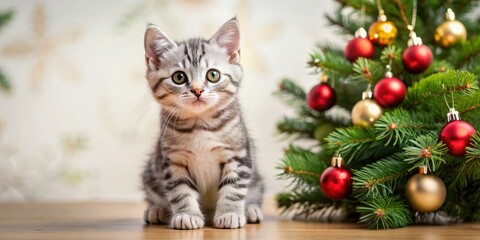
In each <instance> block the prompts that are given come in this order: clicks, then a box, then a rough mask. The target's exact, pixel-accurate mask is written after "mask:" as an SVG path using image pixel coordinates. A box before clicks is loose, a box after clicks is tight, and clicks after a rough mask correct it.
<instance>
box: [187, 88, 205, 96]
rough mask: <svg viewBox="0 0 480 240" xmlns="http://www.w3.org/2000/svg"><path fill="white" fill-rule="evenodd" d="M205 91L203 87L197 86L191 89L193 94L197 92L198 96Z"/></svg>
mask: <svg viewBox="0 0 480 240" xmlns="http://www.w3.org/2000/svg"><path fill="white" fill-rule="evenodd" d="M203 91H204V90H203V89H200V88H195V89H192V90H190V92H192V93H193V94H195V96H197V97H200V95H202V92H203Z"/></svg>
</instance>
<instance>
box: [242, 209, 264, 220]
mask: <svg viewBox="0 0 480 240" xmlns="http://www.w3.org/2000/svg"><path fill="white" fill-rule="evenodd" d="M246 214H247V221H248V223H260V222H261V221H262V220H263V214H262V210H261V209H260V208H259V207H258V206H247V211H246Z"/></svg>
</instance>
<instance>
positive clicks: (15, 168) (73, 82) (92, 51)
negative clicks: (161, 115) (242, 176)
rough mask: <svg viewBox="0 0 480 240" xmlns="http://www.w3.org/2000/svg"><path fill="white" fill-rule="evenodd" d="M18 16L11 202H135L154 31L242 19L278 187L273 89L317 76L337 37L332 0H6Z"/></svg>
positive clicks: (2, 38)
mask: <svg viewBox="0 0 480 240" xmlns="http://www.w3.org/2000/svg"><path fill="white" fill-rule="evenodd" d="M8 8H11V9H14V10H15V11H16V14H15V16H14V19H13V20H12V21H11V22H10V23H9V24H8V25H7V26H6V27H5V28H3V29H2V30H1V31H0V68H1V69H3V71H4V73H5V74H6V75H7V76H8V78H9V80H10V82H11V84H12V85H13V89H12V92H11V93H8V94H7V93H4V92H0V201H32V200H41V201H48V200H87V199H88V200H97V199H99V200H136V199H141V198H142V193H141V191H140V186H141V184H140V177H139V176H140V173H141V171H142V167H143V165H144V162H145V159H146V158H147V155H148V154H149V153H150V152H151V151H152V149H153V144H154V142H155V138H156V135H157V132H158V128H159V124H158V106H157V104H155V103H154V101H153V100H152V98H151V96H150V94H149V92H148V89H147V85H146V81H145V79H144V77H143V74H144V52H143V32H144V29H145V26H146V24H147V23H149V22H152V23H155V24H157V25H159V26H160V27H161V28H162V29H163V30H164V31H165V32H166V33H167V34H169V35H170V36H171V37H172V38H175V39H185V38H188V37H191V36H204V37H209V36H210V35H211V34H213V33H214V32H215V30H216V28H218V27H219V26H220V25H221V24H222V23H223V22H224V21H226V20H228V19H229V18H231V17H232V16H234V15H237V16H238V18H239V21H240V25H241V31H242V46H243V47H242V54H243V55H242V63H243V67H244V70H245V77H244V80H243V83H242V84H243V89H242V90H241V93H240V99H241V102H242V104H243V109H244V113H245V115H246V119H247V123H248V126H249V128H250V131H251V134H252V135H253V138H254V139H255V142H256V145H257V149H258V154H257V156H258V159H257V161H258V164H259V168H260V171H261V172H262V173H263V175H264V176H265V178H266V180H267V192H268V194H274V193H275V192H278V191H280V190H281V189H282V188H283V187H284V185H285V183H284V182H281V181H279V180H276V178H275V175H276V174H278V173H279V172H278V170H276V169H275V166H276V165H277V164H278V162H279V159H280V157H281V156H282V148H283V146H284V144H285V143H280V140H281V139H280V138H279V137H278V136H275V122H276V121H277V120H278V119H279V118H280V117H281V116H282V115H284V114H287V112H289V111H288V109H287V108H286V107H284V106H283V105H282V104H280V103H279V101H277V100H276V99H275V98H274V97H273V96H272V94H271V93H272V92H273V91H275V90H276V88H277V85H278V82H279V80H280V79H281V78H282V77H291V78H295V79H297V80H298V81H301V82H302V84H303V85H304V86H307V87H310V86H312V85H313V84H314V83H315V77H314V76H311V75H308V73H309V70H308V69H306V68H305V66H306V64H305V62H306V60H307V59H308V53H309V52H310V51H311V50H312V49H313V48H314V44H315V42H316V41H317V40H320V39H321V40H322V41H327V40H332V41H333V40H339V39H338V38H337V39H335V38H334V37H333V36H332V35H335V31H334V30H333V29H331V28H330V29H327V28H325V24H326V22H325V20H324V18H323V15H324V13H325V12H332V11H334V8H333V3H332V2H331V1H320V0H308V1H307V0H305V1H287V0H285V1H278V0H266V1H254V0H250V1H221V0H199V1H194V0H182V1H167V0H163V1H148V0H144V1H133V0H131V1H128V0H102V1H76V0H63V1H59V0H56V1H53V0H52V1H33V0H32V1H26V0H2V1H1V2H0V10H4V9H8Z"/></svg>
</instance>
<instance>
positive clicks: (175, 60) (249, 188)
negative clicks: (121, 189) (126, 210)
mask: <svg viewBox="0 0 480 240" xmlns="http://www.w3.org/2000/svg"><path fill="white" fill-rule="evenodd" d="M145 53H146V64H147V80H148V83H149V86H150V88H151V89H152V94H153V96H154V98H155V100H156V101H157V102H158V103H159V104H160V105H161V109H162V110H161V115H160V136H159V140H158V143H157V145H156V149H155V152H154V154H153V155H152V156H151V158H150V159H149V161H148V163H147V166H146V168H145V171H144V174H143V186H144V190H145V193H146V200H147V202H148V209H147V210H146V211H145V221H146V222H147V223H152V224H159V223H167V224H170V226H171V227H172V228H175V229H196V228H201V227H203V226H204V225H205V223H207V224H213V226H215V227H218V228H239V227H243V226H244V225H245V223H246V222H249V223H258V222H260V221H261V220H262V218H263V216H262V212H261V202H262V195H263V189H264V187H263V181H262V178H261V177H260V175H259V174H258V172H257V169H256V165H255V161H254V148H253V144H252V141H251V139H249V137H248V132H247V129H246V127H245V124H244V120H243V118H242V114H241V112H240V106H239V103H238V99H237V92H238V88H239V86H240V80H241V78H242V68H241V66H240V64H239V58H240V46H239V29H238V22H237V21H236V19H232V20H230V21H228V22H227V23H225V24H224V25H223V26H222V27H221V28H220V30H218V32H217V33H216V34H215V35H214V36H213V37H212V38H211V39H210V40H205V39H200V38H194V39H189V40H187V41H184V42H173V41H172V40H170V39H169V38H168V37H167V36H166V35H165V34H164V33H163V32H162V31H161V30H160V29H158V27H156V26H152V25H150V26H149V27H148V28H147V31H146V33H145ZM212 69H213V70H215V71H218V72H219V73H220V80H219V81H218V82H214V81H209V80H208V77H207V72H208V71H209V70H212ZM179 71H181V72H182V73H184V75H185V76H186V78H187V80H186V81H185V82H184V83H181V84H178V81H177V83H176V82H175V81H174V75H175V74H176V73H178V72H179ZM182 79H184V78H182Z"/></svg>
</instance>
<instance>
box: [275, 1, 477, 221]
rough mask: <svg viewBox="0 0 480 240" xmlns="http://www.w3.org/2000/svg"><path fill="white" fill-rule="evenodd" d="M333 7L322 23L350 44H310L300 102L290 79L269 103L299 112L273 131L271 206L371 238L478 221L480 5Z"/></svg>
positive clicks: (400, 3) (356, 4)
mask: <svg viewBox="0 0 480 240" xmlns="http://www.w3.org/2000/svg"><path fill="white" fill-rule="evenodd" d="M338 2H339V5H340V6H339V9H338V10H336V11H333V12H335V13H333V14H330V15H327V16H326V18H327V19H328V21H329V23H330V24H331V25H333V26H336V27H338V28H339V29H340V30H341V31H340V32H341V33H343V34H347V35H349V36H351V40H350V41H349V42H348V44H347V46H334V45H332V44H319V45H318V51H316V52H315V53H312V54H311V55H310V59H309V61H308V65H309V67H311V68H312V69H313V70H314V71H313V72H314V73H315V74H318V75H320V76H321V77H320V79H321V81H322V82H321V83H320V84H318V85H316V86H314V87H313V88H312V89H311V90H310V91H309V92H308V93H307V92H306V91H305V90H304V89H302V88H301V87H300V86H299V85H297V84H296V83H295V82H294V81H292V80H289V79H284V80H283V81H282V82H281V84H280V88H279V90H278V92H277V93H276V94H277V95H278V96H279V98H281V99H282V100H284V101H285V102H286V103H287V104H288V105H289V106H291V107H292V108H294V110H295V112H296V115H295V116H293V117H292V116H289V117H284V118H283V119H282V120H281V121H280V122H278V124H277V128H278V131H279V132H280V133H281V134H283V135H286V136H289V139H290V141H291V143H290V145H289V147H288V148H287V149H285V154H284V157H283V159H282V161H281V163H280V164H279V166H278V169H279V171H281V173H280V174H279V178H280V179H286V180H288V181H289V182H290V183H291V186H290V187H289V188H288V189H287V191H285V192H283V193H279V194H278V195H277V203H278V207H279V208H280V209H282V210H283V211H284V212H290V213H293V214H294V215H295V216H297V217H299V218H307V219H308V218H318V217H321V218H323V219H328V218H329V217H330V216H331V215H334V214H338V213H342V215H343V216H346V217H347V218H348V219H355V220H356V221H357V222H359V223H360V224H363V225H365V226H366V227H368V228H370V229H378V228H380V229H385V228H398V227H403V226H407V225H411V224H415V223H419V222H422V221H425V220H426V221H427V222H429V223H435V222H438V221H439V220H441V219H443V220H444V221H447V222H460V221H462V222H469V221H478V220H479V219H480V137H479V133H478V132H476V130H475V129H480V90H479V78H478V77H477V76H478V74H480V57H479V55H480V35H478V33H479V32H480V24H477V23H478V21H479V20H480V19H475V18H474V17H472V14H471V13H472V11H473V10H474V9H475V7H477V6H478V4H479V1H474V0H458V1H434V0H426V1H418V3H417V1H415V0H414V1H411V0H390V1H380V0H379V1H376V2H375V1H354V0H338ZM469 13H470V14H469ZM363 27H365V28H367V29H368V34H367V31H366V30H365V29H362V28H363ZM467 34H468V37H467ZM460 117H461V119H460ZM439 216H443V218H439Z"/></svg>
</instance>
